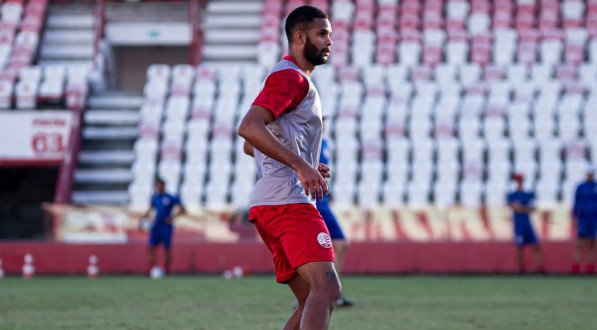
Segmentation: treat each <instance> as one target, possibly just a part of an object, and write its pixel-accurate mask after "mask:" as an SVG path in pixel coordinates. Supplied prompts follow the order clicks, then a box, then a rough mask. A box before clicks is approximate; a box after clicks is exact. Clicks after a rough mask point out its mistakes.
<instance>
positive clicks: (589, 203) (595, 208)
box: [573, 181, 597, 218]
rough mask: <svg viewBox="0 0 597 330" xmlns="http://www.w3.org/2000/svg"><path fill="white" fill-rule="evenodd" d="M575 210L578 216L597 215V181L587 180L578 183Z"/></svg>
mask: <svg viewBox="0 0 597 330" xmlns="http://www.w3.org/2000/svg"><path fill="white" fill-rule="evenodd" d="M573 212H574V215H575V216H576V217H578V218H584V217H589V218H594V217H597V182H595V181H587V182H584V183H581V184H580V185H578V187H577V188H576V194H575V196H574V210H573Z"/></svg>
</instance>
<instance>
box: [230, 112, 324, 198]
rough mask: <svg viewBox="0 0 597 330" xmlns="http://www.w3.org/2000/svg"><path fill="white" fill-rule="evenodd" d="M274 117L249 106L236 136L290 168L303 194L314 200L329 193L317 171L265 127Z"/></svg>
mask: <svg viewBox="0 0 597 330" xmlns="http://www.w3.org/2000/svg"><path fill="white" fill-rule="evenodd" d="M274 119H275V118H274V115H273V114H272V113H271V112H270V111H269V110H267V109H266V108H264V107H260V106H257V105H253V106H251V108H250V109H249V112H247V114H246V115H245V117H244V118H243V120H242V122H241V124H240V126H239V128H238V135H239V136H241V137H243V138H244V139H245V141H247V142H248V143H249V144H250V145H252V146H253V147H254V148H256V149H257V150H259V151H261V152H262V153H263V154H264V155H266V156H268V157H271V158H273V159H275V160H277V161H279V162H280V163H282V164H284V165H286V166H288V167H290V168H292V169H293V170H294V172H295V173H296V175H297V177H298V179H299V180H300V181H301V183H302V184H303V187H304V188H305V194H306V195H307V196H311V198H312V199H315V197H316V196H323V194H324V193H325V194H326V195H327V194H328V193H329V191H328V188H327V184H326V182H325V179H324V178H323V176H322V175H321V174H320V173H319V171H318V170H316V169H314V168H313V167H311V165H309V163H307V162H306V161H305V160H304V159H303V158H301V157H300V156H299V155H297V154H295V153H294V152H292V151H291V150H289V149H288V148H286V147H285V146H284V145H283V144H281V143H280V141H278V139H276V137H275V136H274V135H273V134H272V133H271V132H270V131H269V130H268V129H267V127H266V125H268V124H269V123H271V122H273V121H274Z"/></svg>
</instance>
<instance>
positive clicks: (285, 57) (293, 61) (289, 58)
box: [284, 55, 305, 71]
mask: <svg viewBox="0 0 597 330" xmlns="http://www.w3.org/2000/svg"><path fill="white" fill-rule="evenodd" d="M284 59H285V60H287V61H290V62H292V63H294V64H295V65H296V66H298V67H299V68H300V69H301V70H303V71H305V69H303V67H302V66H300V64H298V62H297V61H296V60H295V59H294V57H292V56H290V55H286V56H284Z"/></svg>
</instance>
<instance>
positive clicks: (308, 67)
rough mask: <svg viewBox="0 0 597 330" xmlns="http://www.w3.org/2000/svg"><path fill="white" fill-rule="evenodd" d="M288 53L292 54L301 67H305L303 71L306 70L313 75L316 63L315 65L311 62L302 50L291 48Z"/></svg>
mask: <svg viewBox="0 0 597 330" xmlns="http://www.w3.org/2000/svg"><path fill="white" fill-rule="evenodd" d="M288 55H290V56H292V58H294V60H295V61H296V63H298V65H299V66H300V67H301V69H303V71H305V73H306V74H307V75H309V76H310V75H311V72H313V70H314V69H315V65H313V63H311V62H309V60H307V58H306V57H305V55H304V54H303V53H302V52H300V51H295V50H293V49H292V48H291V49H289V51H288Z"/></svg>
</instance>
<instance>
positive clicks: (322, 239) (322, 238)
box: [317, 232, 332, 249]
mask: <svg viewBox="0 0 597 330" xmlns="http://www.w3.org/2000/svg"><path fill="white" fill-rule="evenodd" d="M317 242H318V243H319V245H321V246H323V247H324V248H326V249H329V248H331V247H332V239H331V238H330V235H328V234H326V233H324V232H321V233H319V234H318V235H317Z"/></svg>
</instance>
